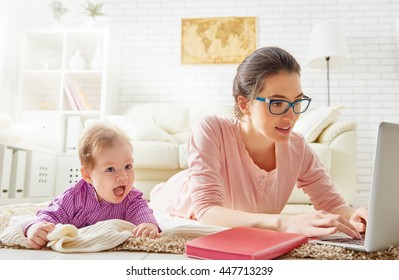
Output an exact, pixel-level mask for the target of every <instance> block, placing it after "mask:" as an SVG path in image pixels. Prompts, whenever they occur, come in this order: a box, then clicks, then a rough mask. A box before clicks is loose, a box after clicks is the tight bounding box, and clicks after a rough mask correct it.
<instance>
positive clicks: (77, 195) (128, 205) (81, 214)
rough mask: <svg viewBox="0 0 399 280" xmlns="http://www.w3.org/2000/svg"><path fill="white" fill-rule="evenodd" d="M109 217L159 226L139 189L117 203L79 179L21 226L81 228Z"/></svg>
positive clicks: (136, 223) (137, 223) (133, 190)
mask: <svg viewBox="0 0 399 280" xmlns="http://www.w3.org/2000/svg"><path fill="white" fill-rule="evenodd" d="M110 219H120V220H125V221H128V222H131V223H133V224H135V225H139V224H141V223H153V224H155V225H157V226H158V228H159V225H158V223H157V221H156V219H155V217H154V215H153V212H152V209H150V208H149V207H148V204H147V201H146V200H145V199H144V198H143V193H142V192H140V191H139V190H137V189H132V190H131V191H130V192H129V194H128V195H127V196H126V198H125V199H124V200H123V201H122V202H121V203H118V204H113V203H110V202H108V201H105V200H102V201H101V202H99V201H98V200H97V194H96V191H95V189H94V187H93V186H92V185H90V184H89V183H87V182H86V181H85V180H83V179H81V180H80V181H79V182H77V183H76V184H75V185H73V186H71V187H69V188H68V189H66V190H65V191H64V193H62V194H61V195H60V196H58V197H57V198H55V199H54V200H53V201H52V202H51V203H50V204H49V206H47V207H46V208H43V209H40V210H38V211H37V213H36V219H34V220H33V221H31V222H30V223H29V224H28V225H27V226H26V227H25V233H26V230H27V229H28V228H29V226H31V225H32V224H34V223H38V222H44V221H47V222H51V223H54V224H72V225H74V226H76V227H77V228H82V227H87V226H90V225H93V224H95V223H97V222H100V221H105V220H110Z"/></svg>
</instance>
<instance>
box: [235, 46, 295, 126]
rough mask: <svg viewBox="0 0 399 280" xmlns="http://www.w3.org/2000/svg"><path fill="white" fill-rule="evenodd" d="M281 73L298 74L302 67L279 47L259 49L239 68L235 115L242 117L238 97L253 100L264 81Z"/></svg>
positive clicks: (236, 79) (236, 82) (261, 88)
mask: <svg viewBox="0 0 399 280" xmlns="http://www.w3.org/2000/svg"><path fill="white" fill-rule="evenodd" d="M280 72H288V73H297V74H298V75H300V72H301V66H300V65H299V63H298V62H297V61H296V60H295V58H294V57H293V56H292V55H291V54H289V53H288V52H287V51H285V50H283V49H280V48H277V47H264V48H260V49H257V50H256V51H254V52H253V53H252V54H251V55H249V56H248V57H247V58H245V59H244V61H243V62H242V63H241V64H240V65H239V66H238V68H237V74H236V76H235V78H234V82H233V97H234V100H235V106H234V113H235V115H236V116H237V117H238V118H241V117H242V112H241V110H240V106H239V105H240V104H238V96H240V95H241V96H244V97H246V98H247V99H253V98H255V97H257V96H258V94H259V93H260V92H261V91H262V90H263V85H264V81H265V80H266V79H267V78H269V77H270V76H273V75H276V74H278V73H280Z"/></svg>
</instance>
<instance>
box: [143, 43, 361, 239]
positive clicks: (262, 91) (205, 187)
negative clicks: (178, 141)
mask: <svg viewBox="0 0 399 280" xmlns="http://www.w3.org/2000/svg"><path fill="white" fill-rule="evenodd" d="M300 70H301V69H300V65H299V64H298V62H297V61H296V60H295V58H294V57H292V56H291V55H290V54H289V53H288V52H286V51H284V50H282V49H280V48H276V47H266V48H261V49H258V50H256V51H255V52H254V53H252V54H251V55H250V56H249V57H247V58H246V59H245V60H244V61H243V62H242V63H241V64H240V65H239V67H238V69H237V74H236V76H235V79H234V85H233V96H234V98H235V114H236V119H229V118H223V117H216V116H209V117H205V118H204V119H202V120H201V121H200V122H199V123H197V125H196V126H195V127H194V128H193V132H192V135H191V137H190V139H189V152H188V165H189V169H188V170H187V171H183V172H181V173H179V174H177V175H175V176H174V177H172V178H171V179H170V180H169V181H168V182H167V183H165V184H160V185H158V186H156V187H155V188H154V190H153V191H152V195H151V205H152V206H153V207H155V208H162V206H165V205H167V208H168V211H169V212H170V213H172V214H175V215H179V216H183V217H186V218H195V219H198V220H199V221H200V222H201V223H203V224H213V225H219V226H225V227H237V226H250V227H257V228H267V229H272V230H277V231H286V232H298V233H303V234H306V235H307V236H317V235H329V234H332V233H335V232H337V231H341V232H343V233H346V234H348V235H350V236H352V237H355V238H360V233H359V232H362V231H364V230H365V223H366V220H367V210H366V209H365V208H359V209H356V210H355V209H353V208H352V207H350V206H348V205H346V204H345V201H344V199H343V197H342V196H341V195H339V194H338V193H337V192H336V189H335V187H334V184H333V182H332V181H331V179H330V177H329V175H328V174H327V173H326V171H325V169H324V167H323V165H322V164H321V162H320V160H319V159H318V157H317V156H316V154H315V153H314V152H313V150H312V149H311V148H310V146H309V145H308V144H307V143H306V141H305V140H304V138H303V137H302V136H301V135H299V134H297V133H295V132H293V131H292V129H293V127H294V124H295V122H296V121H297V120H298V118H299V116H300V114H301V113H303V112H305V111H306V110H307V108H308V106H309V104H310V102H311V99H310V98H309V97H307V96H306V95H304V93H303V92H302V87H301V82H300ZM295 184H297V186H298V187H299V188H301V189H303V191H304V192H305V193H306V194H307V195H308V196H309V197H310V200H311V202H312V203H313V205H314V207H315V209H316V210H318V211H317V212H314V213H306V214H301V215H283V214H280V213H281V211H282V209H283V208H284V206H285V205H286V203H287V201H288V198H289V197H290V194H291V192H292V190H293V188H294V186H295ZM173 188H175V189H173ZM167 192H171V193H172V194H174V198H173V201H172V202H171V203H170V204H168V203H167V202H165V199H164V198H165V194H166V193H167Z"/></svg>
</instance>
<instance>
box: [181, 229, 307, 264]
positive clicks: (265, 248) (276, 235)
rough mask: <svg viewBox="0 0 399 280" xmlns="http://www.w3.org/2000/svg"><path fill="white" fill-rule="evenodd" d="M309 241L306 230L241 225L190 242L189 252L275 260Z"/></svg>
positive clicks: (210, 257) (211, 257) (208, 256)
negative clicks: (282, 229)
mask: <svg viewBox="0 0 399 280" xmlns="http://www.w3.org/2000/svg"><path fill="white" fill-rule="evenodd" d="M306 242H308V238H307V237H306V236H305V235H303V234H298V233H287V232H278V231H273V230H267V229H258V228H251V227H237V228H231V229H227V230H224V231H220V232H217V233H214V234H211V235H207V236H203V237H200V238H197V239H194V240H191V241H188V242H187V243H186V255H187V256H189V257H193V258H198V259H208V260H271V259H274V258H276V257H278V256H281V255H283V254H285V253H288V252H289V251H291V250H292V249H294V248H296V247H298V246H300V245H302V244H304V243H306Z"/></svg>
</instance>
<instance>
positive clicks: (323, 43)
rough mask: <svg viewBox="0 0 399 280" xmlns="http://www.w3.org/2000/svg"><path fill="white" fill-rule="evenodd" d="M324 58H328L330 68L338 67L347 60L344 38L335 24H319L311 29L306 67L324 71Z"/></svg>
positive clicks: (325, 64) (325, 65)
mask: <svg viewBox="0 0 399 280" xmlns="http://www.w3.org/2000/svg"><path fill="white" fill-rule="evenodd" d="M326 57H330V60H329V67H330V68H335V67H339V66H341V65H343V64H345V63H346V62H347V61H348V60H349V55H348V50H347V48H346V43H345V38H344V36H343V34H342V32H341V27H340V26H339V24H338V23H336V22H319V23H316V24H315V25H314V26H313V29H312V36H311V38H310V49H309V54H308V66H310V67H313V68H320V69H325V68H326V67H327V63H326Z"/></svg>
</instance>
